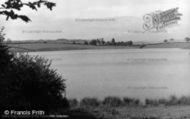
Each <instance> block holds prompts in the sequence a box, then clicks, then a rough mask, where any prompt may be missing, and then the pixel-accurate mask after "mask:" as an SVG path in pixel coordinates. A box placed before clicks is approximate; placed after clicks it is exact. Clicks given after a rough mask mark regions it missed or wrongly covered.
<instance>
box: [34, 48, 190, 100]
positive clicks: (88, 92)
mask: <svg viewBox="0 0 190 119" xmlns="http://www.w3.org/2000/svg"><path fill="white" fill-rule="evenodd" d="M30 54H31V55H41V56H43V57H46V58H49V59H51V60H52V68H54V69H57V71H58V72H59V73H60V74H61V75H62V76H63V78H64V79H66V87H67V88H66V91H67V97H69V98H78V99H81V98H83V97H97V98H100V99H102V98H104V97H105V96H120V97H135V98H140V99H145V98H166V97H168V96H170V95H177V96H182V95H190V50H183V49H103V50H72V51H51V52H32V53H30Z"/></svg>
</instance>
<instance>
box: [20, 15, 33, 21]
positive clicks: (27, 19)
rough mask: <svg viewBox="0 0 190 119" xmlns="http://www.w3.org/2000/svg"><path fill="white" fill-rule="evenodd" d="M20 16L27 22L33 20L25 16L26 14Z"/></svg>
mask: <svg viewBox="0 0 190 119" xmlns="http://www.w3.org/2000/svg"><path fill="white" fill-rule="evenodd" d="M18 18H20V19H22V20H23V21H25V22H29V21H31V20H30V19H29V18H28V17H27V16H25V15H18Z"/></svg>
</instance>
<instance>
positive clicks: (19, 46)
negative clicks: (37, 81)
mask: <svg viewBox="0 0 190 119" xmlns="http://www.w3.org/2000/svg"><path fill="white" fill-rule="evenodd" d="M7 44H8V46H9V47H10V48H11V50H13V51H33V52H35V51H60V50H85V49H131V48H181V49H190V42H171V43H155V44H134V45H132V46H113V45H99V46H95V45H85V44H72V43H64V42H57V41H55V42H54V41H53V42H52V41H51V42H12V43H7Z"/></svg>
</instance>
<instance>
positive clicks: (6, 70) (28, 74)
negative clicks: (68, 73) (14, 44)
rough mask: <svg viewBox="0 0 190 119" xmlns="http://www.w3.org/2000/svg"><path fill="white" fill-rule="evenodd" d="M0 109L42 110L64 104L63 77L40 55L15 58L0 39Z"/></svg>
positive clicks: (47, 110)
mask: <svg viewBox="0 0 190 119" xmlns="http://www.w3.org/2000/svg"><path fill="white" fill-rule="evenodd" d="M0 51H1V52H0V111H1V112H2V111H4V110H5V109H10V110H30V109H35V110H44V111H46V113H49V112H54V111H56V110H57V109H60V108H66V107H68V102H67V99H66V98H65V97H64V96H63V94H64V92H65V84H64V81H65V80H64V79H63V78H62V77H61V76H60V75H58V74H57V72H56V71H55V70H53V69H51V68H50V65H51V62H50V61H49V60H46V59H44V58H42V57H38V56H36V57H31V56H29V55H20V56H18V57H15V56H14V55H12V54H11V52H9V51H8V48H7V46H6V45H4V44H3V43H2V42H0Z"/></svg>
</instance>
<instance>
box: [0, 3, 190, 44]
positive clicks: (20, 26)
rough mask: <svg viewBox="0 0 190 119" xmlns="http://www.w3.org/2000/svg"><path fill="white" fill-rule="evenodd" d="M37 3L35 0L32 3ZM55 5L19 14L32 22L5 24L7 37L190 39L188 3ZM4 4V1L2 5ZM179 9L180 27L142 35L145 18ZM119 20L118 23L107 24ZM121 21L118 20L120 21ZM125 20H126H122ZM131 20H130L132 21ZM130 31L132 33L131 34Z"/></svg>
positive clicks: (3, 20)
mask: <svg viewBox="0 0 190 119" xmlns="http://www.w3.org/2000/svg"><path fill="white" fill-rule="evenodd" d="M33 1H34V0H33ZM49 1H53V2H55V3H56V7H55V8H54V9H53V11H49V10H47V9H46V8H45V7H43V8H40V9H39V10H38V11H37V12H36V11H32V10H30V9H28V8H24V9H23V10H22V11H21V12H20V14H26V15H28V16H29V17H30V18H31V20H32V22H30V23H24V22H22V21H21V20H16V21H11V20H9V21H6V20H5V17H1V18H0V21H1V26H5V28H6V31H5V32H6V34H7V35H6V37H7V38H10V39H11V40H35V39H57V38H67V39H92V38H99V37H103V38H105V39H108V40H109V39H110V38H112V37H115V38H116V40H124V41H125V40H129V39H130V40H135V41H149V40H153V41H160V40H163V39H164V38H166V39H167V38H174V39H178V40H184V38H185V37H190V31H189V29H190V24H189V21H190V16H189V13H190V8H189V6H188V5H189V4H190V1H189V0H49ZM0 3H2V1H1V2H0ZM176 7H179V12H180V13H182V14H183V16H181V20H180V21H179V22H178V25H175V26H173V27H171V28H167V29H166V31H167V32H166V33H146V34H142V33H139V32H141V31H143V29H142V25H143V19H142V18H143V16H144V15H145V14H148V13H152V12H155V11H157V10H159V11H164V10H168V9H171V8H176ZM107 18H116V21H109V20H108V21H106V20H105V19H107ZM76 19H104V20H105V21H104V20H103V21H99V22H102V23H99V22H97V21H93V23H89V22H82V23H81V22H76ZM118 19H119V20H118ZM120 19H124V20H120ZM130 19H131V20H130ZM128 31H130V33H129V32H128Z"/></svg>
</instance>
